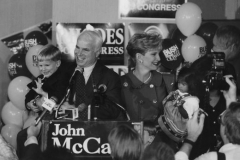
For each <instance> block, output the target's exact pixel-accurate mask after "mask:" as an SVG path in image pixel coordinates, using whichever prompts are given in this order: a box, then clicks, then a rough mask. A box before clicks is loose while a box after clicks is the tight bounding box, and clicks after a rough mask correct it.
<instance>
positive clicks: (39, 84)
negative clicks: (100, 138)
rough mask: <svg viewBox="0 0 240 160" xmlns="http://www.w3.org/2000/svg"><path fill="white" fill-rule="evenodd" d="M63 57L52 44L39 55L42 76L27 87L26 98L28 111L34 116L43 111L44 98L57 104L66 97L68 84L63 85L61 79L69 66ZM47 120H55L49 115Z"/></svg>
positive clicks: (42, 49) (38, 64)
mask: <svg viewBox="0 0 240 160" xmlns="http://www.w3.org/2000/svg"><path fill="white" fill-rule="evenodd" d="M61 57H62V53H61V52H60V51H59V49H58V48H57V47H55V46H54V45H51V44H50V45H46V46H43V47H42V48H41V50H40V52H39V53H38V55H37V61H38V63H37V66H38V68H39V70H40V73H41V75H39V76H38V77H37V78H35V79H34V80H33V81H32V82H31V83H29V84H28V85H27V86H28V88H29V89H30V90H29V92H28V93H27V94H26V96H25V104H26V109H27V110H28V111H32V113H33V114H36V113H40V112H41V111H42V110H43V107H42V103H43V101H44V100H43V97H45V98H48V99H50V98H52V99H53V100H54V101H55V102H56V103H59V102H60V101H61V99H62V98H63V97H64V93H63V92H62V90H63V89H65V88H66V87H67V82H66V81H65V83H62V81H60V79H61V77H62V75H61V74H62V72H63V70H64V69H65V67H66V66H67V64H66V63H62V59H61ZM45 118H46V119H53V115H52V114H48V116H46V117H45Z"/></svg>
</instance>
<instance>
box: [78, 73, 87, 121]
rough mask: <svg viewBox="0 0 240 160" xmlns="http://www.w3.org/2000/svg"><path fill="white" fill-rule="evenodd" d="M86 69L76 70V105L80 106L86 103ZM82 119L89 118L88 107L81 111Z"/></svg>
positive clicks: (80, 117)
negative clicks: (84, 74)
mask: <svg viewBox="0 0 240 160" xmlns="http://www.w3.org/2000/svg"><path fill="white" fill-rule="evenodd" d="M83 72H84V69H82V71H77V72H76V86H75V87H76V95H75V106H76V107H78V106H79V105H80V104H82V103H85V100H86V92H85V90H86V85H85V79H84V76H83ZM79 119H80V120H87V108H85V109H84V110H83V111H80V112H79Z"/></svg>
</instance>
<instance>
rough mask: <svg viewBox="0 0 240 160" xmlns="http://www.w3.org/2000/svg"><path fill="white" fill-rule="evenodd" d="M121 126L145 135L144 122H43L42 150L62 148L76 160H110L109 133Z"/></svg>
mask: <svg viewBox="0 0 240 160" xmlns="http://www.w3.org/2000/svg"><path fill="white" fill-rule="evenodd" d="M119 124H126V125H129V126H131V127H133V128H135V129H136V130H138V132H139V133H140V134H141V135H143V124H142V122H119V121H43V128H42V129H43V130H42V134H41V135H42V139H41V149H42V151H44V150H45V149H47V148H48V147H50V146H61V147H64V148H67V149H69V150H70V151H71V152H72V153H73V154H74V156H75V157H76V159H78V158H77V157H79V159H80V158H83V157H84V158H90V159H102V158H110V153H111V150H110V146H109V143H108V134H109V132H110V131H111V130H112V129H113V128H114V127H115V126H117V125H119Z"/></svg>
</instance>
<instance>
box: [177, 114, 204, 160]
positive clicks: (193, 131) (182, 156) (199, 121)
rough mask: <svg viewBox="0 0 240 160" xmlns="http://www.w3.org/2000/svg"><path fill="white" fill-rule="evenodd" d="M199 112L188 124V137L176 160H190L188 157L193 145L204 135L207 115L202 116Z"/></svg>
mask: <svg viewBox="0 0 240 160" xmlns="http://www.w3.org/2000/svg"><path fill="white" fill-rule="evenodd" d="M198 115H199V110H198V111H197V112H195V113H194V115H193V118H191V119H189V120H188V122H187V131H188V135H187V137H186V140H185V141H184V143H183V145H182V147H181V148H180V150H179V151H178V152H177V153H176V154H175V160H188V156H189V154H190V152H191V150H192V147H193V146H192V145H193V143H194V142H196V141H197V139H198V137H199V135H200V134H201V133H202V130H203V125H204V119H205V115H204V114H201V115H200V117H199V116H198Z"/></svg>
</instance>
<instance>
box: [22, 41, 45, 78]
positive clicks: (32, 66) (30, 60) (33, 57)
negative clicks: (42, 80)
mask: <svg viewBox="0 0 240 160" xmlns="http://www.w3.org/2000/svg"><path fill="white" fill-rule="evenodd" d="M42 47H43V46H42V45H36V46H33V47H31V48H30V49H29V50H28V52H27V55H26V58H25V62H26V65H27V68H28V70H29V71H30V72H31V73H32V75H33V76H34V77H37V76H39V75H40V74H41V73H40V70H39V68H38V66H37V55H38V53H39V51H40V50H41V48H42Z"/></svg>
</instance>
